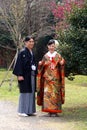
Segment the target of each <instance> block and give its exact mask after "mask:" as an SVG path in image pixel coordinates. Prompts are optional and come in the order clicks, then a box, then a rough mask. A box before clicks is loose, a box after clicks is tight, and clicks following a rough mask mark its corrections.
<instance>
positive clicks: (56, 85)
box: [37, 53, 65, 113]
mask: <svg viewBox="0 0 87 130" xmlns="http://www.w3.org/2000/svg"><path fill="white" fill-rule="evenodd" d="M61 61H62V62H63V65H61ZM64 64H65V61H64V59H63V58H62V57H61V55H60V54H58V53H56V55H55V57H51V59H50V57H49V56H48V55H47V53H46V54H45V55H44V57H43V59H42V65H40V66H38V75H37V104H38V105H40V106H42V111H43V112H50V113H61V112H62V108H61V107H62V104H64V98H65V87H64V84H65V83H64Z"/></svg>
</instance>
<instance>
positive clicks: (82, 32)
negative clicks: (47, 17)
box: [52, 0, 87, 75]
mask: <svg viewBox="0 0 87 130" xmlns="http://www.w3.org/2000/svg"><path fill="white" fill-rule="evenodd" d="M60 10H61V13H59V12H60ZM52 12H53V14H54V16H55V19H57V20H58V21H57V24H56V32H57V34H58V40H59V42H60V45H61V47H60V51H61V53H62V55H63V56H64V57H65V59H66V72H67V75H69V74H70V73H73V74H86V75H87V65H86V64H87V60H86V59H87V51H86V50H87V44H86V41H87V14H86V13H87V2H86V1H84V0H78V1H76V0H75V1H66V2H65V3H62V4H60V5H59V4H58V5H56V8H55V9H54V10H53V11H52ZM59 25H60V26H59Z"/></svg>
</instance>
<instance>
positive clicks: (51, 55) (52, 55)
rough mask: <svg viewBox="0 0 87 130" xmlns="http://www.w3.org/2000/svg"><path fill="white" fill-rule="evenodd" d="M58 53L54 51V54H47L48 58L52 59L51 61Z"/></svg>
mask: <svg viewBox="0 0 87 130" xmlns="http://www.w3.org/2000/svg"><path fill="white" fill-rule="evenodd" d="M56 54H57V52H56V51H54V52H53V53H50V51H48V52H47V56H48V57H50V60H51V59H52V58H54V57H55V56H56Z"/></svg>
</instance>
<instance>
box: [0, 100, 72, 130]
mask: <svg viewBox="0 0 87 130" xmlns="http://www.w3.org/2000/svg"><path fill="white" fill-rule="evenodd" d="M0 130H70V128H69V127H68V124H67V121H65V120H64V119H63V116H59V117H48V116H47V114H46V113H42V112H40V111H37V116H29V117H19V116H18V115H17V104H15V103H13V102H10V101H0Z"/></svg>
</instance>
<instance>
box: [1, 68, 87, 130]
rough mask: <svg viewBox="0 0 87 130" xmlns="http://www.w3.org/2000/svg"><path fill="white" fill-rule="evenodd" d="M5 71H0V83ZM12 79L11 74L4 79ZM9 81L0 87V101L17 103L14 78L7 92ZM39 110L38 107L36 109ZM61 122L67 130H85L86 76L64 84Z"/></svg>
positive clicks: (86, 125) (77, 77)
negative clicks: (65, 125)
mask: <svg viewBox="0 0 87 130" xmlns="http://www.w3.org/2000/svg"><path fill="white" fill-rule="evenodd" d="M5 73H6V71H3V70H2V71H0V82H1V81H2V79H3V77H4V75H5ZM10 78H12V72H11V71H10V73H9V74H8V76H7V77H6V79H10ZM9 83H10V82H9V81H8V82H7V81H6V82H4V83H3V84H2V86H1V87H0V100H10V101H13V102H15V103H18V96H19V89H18V87H17V81H16V77H14V81H13V83H12V88H11V91H9V88H10V86H9ZM37 109H39V110H40V107H37ZM61 120H62V121H63V122H65V123H66V124H67V126H68V130H87V76H83V75H77V76H75V79H74V80H73V81H69V80H67V79H66V82H65V104H64V105H63V113H62V117H61Z"/></svg>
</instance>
